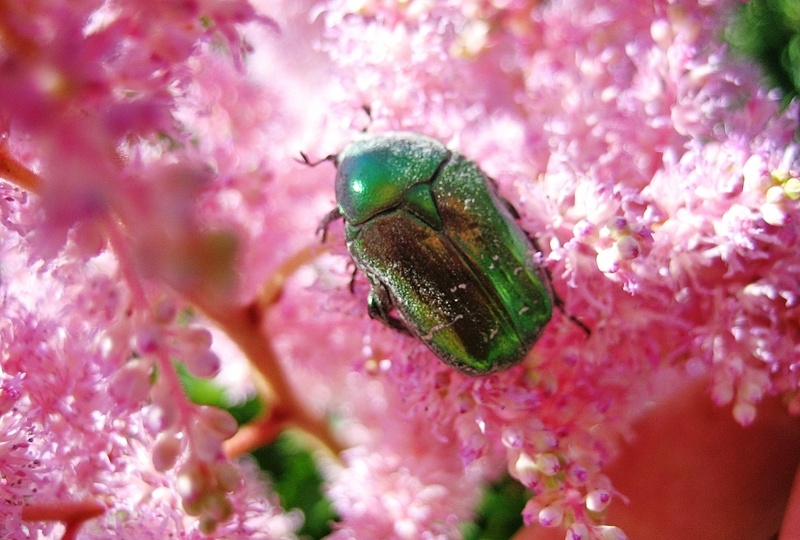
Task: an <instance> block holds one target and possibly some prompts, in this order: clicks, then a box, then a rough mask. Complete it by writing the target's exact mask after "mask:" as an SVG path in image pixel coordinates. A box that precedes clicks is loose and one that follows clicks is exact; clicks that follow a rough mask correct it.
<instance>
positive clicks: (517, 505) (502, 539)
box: [461, 475, 530, 540]
mask: <svg viewBox="0 0 800 540" xmlns="http://www.w3.org/2000/svg"><path fill="white" fill-rule="evenodd" d="M529 498H530V493H529V492H528V491H527V490H526V489H525V487H524V486H523V485H522V484H520V483H519V482H517V481H516V480H514V479H513V478H511V477H510V476H508V475H505V476H504V477H503V478H501V479H500V480H498V481H497V482H495V483H494V484H491V485H490V486H488V487H487V488H486V491H485V492H484V494H483V500H482V501H481V504H480V506H479V508H478V515H477V516H476V518H475V521H474V522H472V523H467V524H464V525H462V527H461V530H462V533H463V535H464V540H507V539H508V538H511V537H512V536H513V535H514V533H515V532H517V531H518V530H519V529H520V528H521V527H522V509H523V508H524V507H525V503H526V502H527V501H528V499H529Z"/></svg>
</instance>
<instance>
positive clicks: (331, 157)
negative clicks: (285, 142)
mask: <svg viewBox="0 0 800 540" xmlns="http://www.w3.org/2000/svg"><path fill="white" fill-rule="evenodd" d="M300 157H302V158H303V159H297V158H294V160H295V161H296V162H298V163H302V164H303V165H308V166H309V167H316V166H317V165H319V164H320V163H324V162H326V161H335V160H336V154H328V155H327V156H325V157H324V158H322V159H319V160H317V161H311V160H310V159H308V154H306V153H305V152H303V151H301V152H300Z"/></svg>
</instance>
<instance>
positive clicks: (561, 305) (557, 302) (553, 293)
mask: <svg viewBox="0 0 800 540" xmlns="http://www.w3.org/2000/svg"><path fill="white" fill-rule="evenodd" d="M512 208H513V207H512ZM515 211H516V210H515ZM525 236H527V237H528V240H530V241H531V245H533V248H534V249H535V250H536V251H537V252H539V253H541V252H542V248H540V247H539V242H537V241H536V238H534V237H533V236H531V235H530V234H528V233H527V231H525ZM539 268H540V269H541V271H542V273H543V274H544V278H545V281H546V282H547V288H548V289H550V295H551V296H552V297H553V305H554V306H556V307H557V308H558V311H560V312H561V314H562V315H564V316H565V317H566V318H567V319H569V320H570V321H572V323H573V324H575V325H576V326H577V327H578V328H580V329H581V330H583V331H584V332H585V333H586V337H587V338H588V337H589V336H591V335H592V331H591V330H589V327H588V326H586V325H585V324H584V323H583V321H581V320H580V319H578V318H577V317H575V315H570V314H569V313H567V310H566V309H565V307H564V301H563V300H562V299H561V297H560V296H558V293H557V292H556V289H555V287H553V274H551V273H550V269H549V268H547V267H546V266H540V267H539Z"/></svg>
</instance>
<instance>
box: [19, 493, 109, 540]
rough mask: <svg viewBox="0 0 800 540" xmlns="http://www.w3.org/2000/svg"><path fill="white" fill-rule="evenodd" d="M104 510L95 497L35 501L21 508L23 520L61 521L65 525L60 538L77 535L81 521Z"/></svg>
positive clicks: (69, 538)
mask: <svg viewBox="0 0 800 540" xmlns="http://www.w3.org/2000/svg"><path fill="white" fill-rule="evenodd" d="M105 511H106V507H105V505H103V504H102V503H101V502H100V501H98V500H97V499H85V500H82V501H51V502H37V503H33V504H29V505H26V506H25V508H23V509H22V519H23V521H61V522H63V523H64V525H65V526H66V530H65V531H64V536H63V537H62V540H73V539H75V538H77V537H78V529H80V527H81V526H82V525H83V522H84V521H86V520H89V519H92V518H95V517H97V516H101V515H103V513H104V512H105Z"/></svg>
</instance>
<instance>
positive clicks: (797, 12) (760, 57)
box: [725, 0, 800, 106]
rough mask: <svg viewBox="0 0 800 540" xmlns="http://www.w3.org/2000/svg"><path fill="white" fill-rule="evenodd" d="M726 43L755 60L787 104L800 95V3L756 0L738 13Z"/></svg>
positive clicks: (744, 5) (729, 29) (769, 82)
mask: <svg viewBox="0 0 800 540" xmlns="http://www.w3.org/2000/svg"><path fill="white" fill-rule="evenodd" d="M725 38H726V40H727V41H728V42H729V43H730V44H731V45H732V46H733V48H734V50H736V51H738V52H740V53H741V54H744V55H746V56H748V57H750V58H752V59H753V60H755V61H756V62H757V63H758V64H759V65H760V66H761V68H762V69H763V71H764V74H765V75H766V77H767V83H768V84H769V85H770V86H772V87H774V88H779V89H780V90H781V92H782V93H783V100H782V101H783V105H784V106H787V105H788V104H789V103H790V102H791V101H792V99H794V98H795V97H797V96H798V95H800V2H798V0H752V1H750V2H748V3H745V4H742V5H741V6H740V7H739V8H738V10H737V11H736V14H735V16H734V17H733V19H732V21H731V23H730V25H729V27H728V29H727V30H726V32H725Z"/></svg>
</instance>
